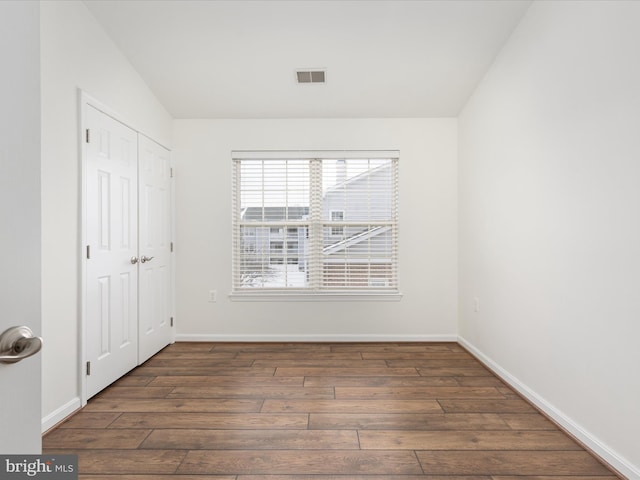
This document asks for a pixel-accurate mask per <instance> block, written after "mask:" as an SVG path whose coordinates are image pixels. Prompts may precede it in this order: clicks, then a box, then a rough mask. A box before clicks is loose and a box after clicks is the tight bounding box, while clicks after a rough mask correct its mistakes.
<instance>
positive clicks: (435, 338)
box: [176, 333, 458, 342]
mask: <svg viewBox="0 0 640 480" xmlns="http://www.w3.org/2000/svg"><path fill="white" fill-rule="evenodd" d="M457 341H458V336H457V335H377V334H370V335H350V334H342V335H340V334H338V335H333V334H311V335H270V334H269V335H241V334H239V335H216V334H203V333H191V334H190V333H182V334H177V335H176V342H457Z"/></svg>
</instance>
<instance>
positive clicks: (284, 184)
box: [232, 151, 398, 295]
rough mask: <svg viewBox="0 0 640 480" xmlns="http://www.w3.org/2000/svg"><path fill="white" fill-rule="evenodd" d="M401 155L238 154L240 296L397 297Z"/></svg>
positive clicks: (236, 265) (236, 266) (236, 268)
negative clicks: (341, 295) (338, 295)
mask: <svg viewBox="0 0 640 480" xmlns="http://www.w3.org/2000/svg"><path fill="white" fill-rule="evenodd" d="M397 217H398V152H396V151H384V152H370V151H365V152H363V151H358V152H344V151H343V152H233V252H232V253H233V293H234V294H238V295H242V294H248V293H259V294H261V293H265V294H266V293H272V294H278V293H294V294H314V295H315V294H318V295H322V294H331V293H337V294H345V293H356V294H360V293H364V294H376V293H392V294H394V293H397V292H398V278H397V277H398V275H397V271H398V268H397V258H398V218H397Z"/></svg>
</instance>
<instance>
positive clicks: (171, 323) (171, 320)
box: [171, 317, 173, 327]
mask: <svg viewBox="0 0 640 480" xmlns="http://www.w3.org/2000/svg"><path fill="white" fill-rule="evenodd" d="M171 326H172V327H173V317H171Z"/></svg>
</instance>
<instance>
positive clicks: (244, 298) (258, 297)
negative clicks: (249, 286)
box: [229, 292, 402, 302]
mask: <svg viewBox="0 0 640 480" xmlns="http://www.w3.org/2000/svg"><path fill="white" fill-rule="evenodd" d="M401 299H402V293H399V292H393V293H391V292H389V293H387V292H350V293H291V292H246V293H245V292H237V293H230V294H229V300H231V301H232V302H399V301H400V300H401Z"/></svg>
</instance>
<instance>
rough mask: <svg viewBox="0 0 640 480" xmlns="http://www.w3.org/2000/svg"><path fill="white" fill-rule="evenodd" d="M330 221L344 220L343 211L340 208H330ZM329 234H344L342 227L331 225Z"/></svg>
mask: <svg viewBox="0 0 640 480" xmlns="http://www.w3.org/2000/svg"><path fill="white" fill-rule="evenodd" d="M331 221H332V222H343V221H344V212H343V211H342V210H332V211H331ZM331 235H334V236H339V237H341V236H342V235H344V227H331Z"/></svg>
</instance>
